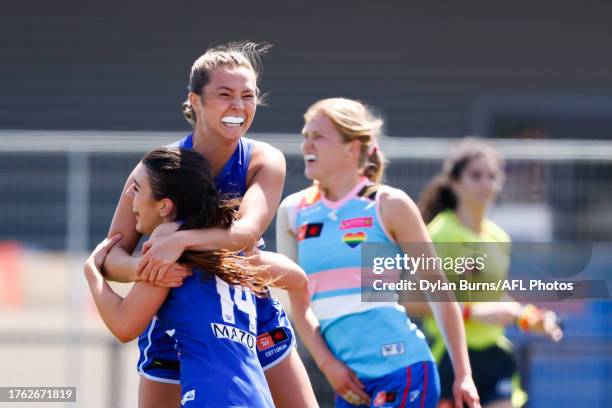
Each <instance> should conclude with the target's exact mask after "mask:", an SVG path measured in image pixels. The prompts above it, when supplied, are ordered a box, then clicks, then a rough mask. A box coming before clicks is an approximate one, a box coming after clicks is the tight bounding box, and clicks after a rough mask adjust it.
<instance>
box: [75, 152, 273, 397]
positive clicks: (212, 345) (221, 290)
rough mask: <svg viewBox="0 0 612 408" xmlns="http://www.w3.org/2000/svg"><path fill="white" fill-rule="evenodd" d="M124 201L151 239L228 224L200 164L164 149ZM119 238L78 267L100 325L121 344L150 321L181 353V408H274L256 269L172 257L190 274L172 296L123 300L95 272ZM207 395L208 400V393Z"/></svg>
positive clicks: (146, 292)
mask: <svg viewBox="0 0 612 408" xmlns="http://www.w3.org/2000/svg"><path fill="white" fill-rule="evenodd" d="M128 194H129V195H130V196H132V197H133V210H134V213H135V215H136V220H137V221H136V230H137V231H138V232H140V233H142V234H145V235H150V234H152V233H153V231H154V230H155V228H156V227H157V226H159V225H161V224H163V223H165V222H175V221H178V222H179V223H180V227H179V229H180V230H181V231H190V230H192V229H196V228H209V227H218V228H228V227H229V226H230V225H231V224H232V222H233V220H234V217H235V209H234V206H232V205H231V203H224V202H223V201H221V199H220V195H219V193H218V192H217V190H216V188H215V185H214V183H213V180H212V176H211V175H210V170H209V169H208V166H207V163H206V161H205V160H204V158H203V157H202V156H200V155H199V154H198V153H196V152H193V151H190V150H180V149H177V148H164V149H158V150H154V151H152V152H151V153H149V154H147V155H146V156H145V157H144V159H143V160H142V162H141V164H139V165H138V166H137V167H136V170H135V172H134V184H133V185H132V186H131V187H130V189H129V190H128ZM117 237H120V235H116V236H114V237H112V238H111V239H110V240H108V239H107V241H105V242H104V243H103V244H102V245H100V246H99V247H98V248H97V249H96V250H95V251H94V252H93V254H92V255H91V257H90V258H89V260H88V261H87V262H86V264H85V275H86V277H87V280H88V283H89V286H90V290H91V293H92V295H93V297H94V300H95V303H96V306H97V308H98V311H99V313H100V316H101V317H102V319H103V320H104V322H105V324H106V325H107V327H108V328H109V329H110V331H111V332H112V333H113V334H114V335H115V336H116V337H117V338H118V339H119V340H121V341H123V342H126V341H131V340H133V339H135V338H136V337H137V336H138V335H139V334H140V333H141V332H142V331H143V330H144V329H145V328H146V327H147V325H148V324H149V323H150V321H151V319H154V320H156V321H159V322H160V323H161V324H163V326H164V327H165V328H166V330H167V331H168V335H169V336H170V337H171V338H172V339H173V340H175V342H176V348H177V349H178V350H179V352H180V356H181V357H180V364H181V368H180V384H181V388H182V405H184V406H186V407H193V408H196V407H210V406H252V407H261V408H263V407H266V408H267V407H273V406H274V405H273V403H272V397H271V395H270V392H269V390H268V387H267V384H266V380H265V377H264V373H263V370H262V368H261V365H260V364H259V360H258V358H257V353H256V343H257V340H256V338H257V323H256V309H255V295H257V296H260V297H263V296H267V289H266V284H267V283H268V281H267V280H266V278H265V277H264V276H265V274H264V273H263V272H262V271H261V270H260V269H261V267H255V266H252V265H250V264H249V263H248V262H247V261H246V260H245V259H243V258H241V257H238V256H236V255H233V254H232V253H231V252H229V251H227V250H216V251H205V252H194V251H186V252H184V253H183V254H181V257H180V259H179V260H180V262H181V263H183V264H185V265H189V266H191V267H192V269H193V274H192V275H191V276H190V277H188V278H186V279H185V280H184V282H183V284H182V286H180V287H179V288H175V289H170V288H166V287H160V286H155V285H152V284H149V283H147V282H137V283H136V284H135V285H134V286H133V287H132V289H131V290H130V292H129V293H128V294H127V296H126V297H125V299H123V298H121V297H120V296H119V295H117V294H116V293H115V292H113V290H112V289H111V288H110V286H109V285H108V283H107V282H106V281H105V280H104V278H103V277H102V275H101V274H100V272H99V268H100V265H101V264H102V263H103V262H104V258H105V256H106V254H107V253H108V250H110V248H109V246H110V245H113V244H114V243H115V242H117V240H118V238H117ZM213 390H214V392H213Z"/></svg>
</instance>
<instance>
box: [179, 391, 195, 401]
mask: <svg viewBox="0 0 612 408" xmlns="http://www.w3.org/2000/svg"><path fill="white" fill-rule="evenodd" d="M194 399H195V390H189V391H187V392H186V393H185V394H183V399H181V405H185V404H186V403H188V402H189V401H193V400H194Z"/></svg>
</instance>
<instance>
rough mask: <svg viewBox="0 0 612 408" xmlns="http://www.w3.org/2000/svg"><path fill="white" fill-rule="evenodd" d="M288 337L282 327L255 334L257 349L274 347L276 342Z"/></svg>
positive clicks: (262, 349)
mask: <svg viewBox="0 0 612 408" xmlns="http://www.w3.org/2000/svg"><path fill="white" fill-rule="evenodd" d="M287 339H289V336H288V335H287V332H286V331H285V329H284V328H282V327H277V328H276V329H274V330H272V331H269V332H267V333H262V334H260V335H259V336H257V350H258V351H264V350H267V349H269V348H271V347H274V346H275V345H277V344H278V343H281V342H283V341H285V340H287Z"/></svg>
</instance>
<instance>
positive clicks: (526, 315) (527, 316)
mask: <svg viewBox="0 0 612 408" xmlns="http://www.w3.org/2000/svg"><path fill="white" fill-rule="evenodd" d="M538 313H540V309H538V308H537V307H535V306H534V305H525V306H523V307H522V308H521V311H520V312H519V315H518V317H517V318H516V325H517V326H518V328H519V329H520V330H521V331H522V332H525V333H527V332H529V331H530V323H529V322H530V321H531V320H532V319H533V318H534V317H535V316H536V315H537V314H538Z"/></svg>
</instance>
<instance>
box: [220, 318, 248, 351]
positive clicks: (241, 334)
mask: <svg viewBox="0 0 612 408" xmlns="http://www.w3.org/2000/svg"><path fill="white" fill-rule="evenodd" d="M210 326H211V327H212V331H213V333H214V335H215V337H216V338H218V339H228V340H231V341H233V342H236V343H239V344H242V345H243V346H245V347H248V348H250V349H251V350H254V349H255V336H253V335H252V334H251V333H249V332H245V331H244V330H241V329H239V328H237V327H234V326H229V325H227V324H221V323H211V324H210Z"/></svg>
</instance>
